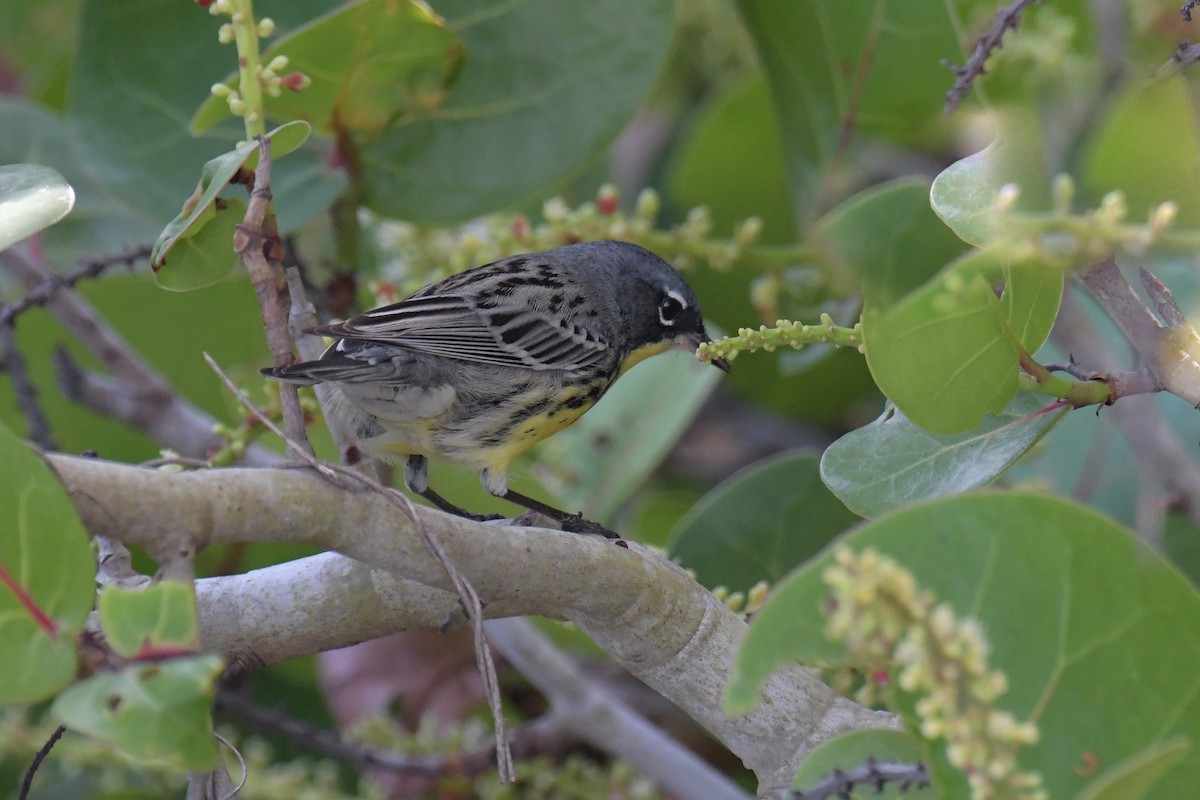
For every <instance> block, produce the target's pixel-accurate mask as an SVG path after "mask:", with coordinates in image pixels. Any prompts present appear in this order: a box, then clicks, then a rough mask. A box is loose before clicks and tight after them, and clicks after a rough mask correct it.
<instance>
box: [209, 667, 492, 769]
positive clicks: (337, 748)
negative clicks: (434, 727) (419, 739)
mask: <svg viewBox="0 0 1200 800" xmlns="http://www.w3.org/2000/svg"><path fill="white" fill-rule="evenodd" d="M216 707H217V708H220V709H224V710H225V711H228V712H229V713H231V714H235V715H237V716H238V717H239V718H240V719H243V720H245V721H246V722H248V723H249V724H250V725H252V726H254V727H256V728H259V729H263V730H268V731H272V732H275V733H279V734H282V735H283V736H286V737H287V738H288V739H289V740H291V741H292V742H295V743H296V744H297V745H299V746H300V747H303V748H305V749H306V750H311V751H313V752H315V753H320V754H321V755H323V756H326V757H328V758H332V759H336V760H337V761H341V762H344V763H346V764H350V765H352V766H355V767H358V768H360V769H362V768H366V767H378V768H381V769H385V770H389V771H391V772H400V773H407V774H415V775H424V776H427V777H431V778H436V777H438V776H440V775H445V774H447V773H452V772H459V771H460V764H461V760H460V759H459V758H457V757H449V756H403V755H398V754H396V753H392V752H389V751H387V750H380V749H378V748H375V747H368V746H367V745H364V744H361V743H358V742H348V741H346V740H344V739H343V738H342V737H340V736H338V735H337V734H336V733H334V732H333V731H328V730H324V729H322V728H318V727H317V726H316V725H311V724H309V723H307V722H304V721H303V720H299V719H296V718H295V717H293V716H291V715H290V714H286V713H284V712H282V711H276V710H274V709H270V708H266V707H265V706H262V705H259V704H258V703H256V702H254V701H253V700H251V699H250V698H249V697H247V696H246V695H245V694H244V693H242V692H237V691H234V690H232V689H226V688H219V689H217V696H216ZM488 761H489V762H490V761H491V759H490V758H489V759H488Z"/></svg>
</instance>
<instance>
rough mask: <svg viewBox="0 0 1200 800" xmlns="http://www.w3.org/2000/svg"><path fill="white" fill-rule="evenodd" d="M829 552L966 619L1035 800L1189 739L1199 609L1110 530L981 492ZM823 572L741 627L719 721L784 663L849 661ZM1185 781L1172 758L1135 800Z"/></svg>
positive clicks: (861, 533)
mask: <svg viewBox="0 0 1200 800" xmlns="http://www.w3.org/2000/svg"><path fill="white" fill-rule="evenodd" d="M837 544H841V545H846V546H849V547H851V548H853V549H855V550H862V549H864V548H867V547H873V548H875V549H877V550H879V551H880V552H881V553H883V554H884V555H886V556H888V557H890V558H891V559H893V560H894V561H896V562H898V563H899V564H900V566H902V567H904V568H905V569H906V570H908V571H909V572H911V573H912V574H913V575H914V577H915V578H916V581H917V583H918V584H919V585H920V586H921V587H922V588H923V589H926V590H929V591H930V592H932V593H933V594H934V596H935V597H936V598H937V600H938V601H939V602H945V603H948V604H949V605H950V606H951V608H952V609H953V610H954V612H955V613H956V614H957V615H960V616H962V615H970V616H972V617H974V618H976V619H977V620H979V622H980V624H981V625H982V628H983V631H984V633H985V635H986V637H987V641H988V644H989V659H990V663H991V665H992V667H994V668H997V669H999V670H1001V671H1003V672H1004V673H1005V674H1006V675H1007V677H1008V684H1009V690H1008V692H1007V693H1006V694H1004V695H1003V696H1002V697H1001V698H1000V701H999V705H1000V707H1002V708H1004V709H1006V710H1009V711H1011V712H1013V713H1014V714H1015V715H1016V716H1017V717H1018V718H1022V719H1024V718H1029V719H1032V721H1034V722H1035V723H1036V724H1037V725H1038V727H1039V729H1040V731H1041V737H1040V740H1039V743H1038V744H1037V745H1033V746H1030V747H1027V748H1025V749H1024V750H1022V751H1021V758H1020V763H1021V767H1022V768H1023V769H1032V770H1036V771H1039V772H1040V773H1041V774H1042V777H1043V778H1044V780H1045V784H1046V788H1047V790H1048V792H1049V795H1050V796H1051V797H1072V796H1074V795H1075V794H1077V793H1078V792H1080V791H1081V790H1082V789H1083V788H1084V787H1085V786H1086V785H1087V784H1088V782H1089V779H1088V778H1087V777H1085V776H1083V775H1079V774H1076V772H1075V771H1073V770H1071V769H1064V768H1063V764H1064V763H1073V762H1074V761H1075V760H1076V759H1078V758H1080V757H1081V756H1082V754H1084V753H1092V754H1093V755H1095V757H1096V758H1097V760H1098V761H1099V763H1101V764H1105V765H1112V764H1117V763H1120V762H1121V761H1123V760H1125V759H1127V758H1133V757H1140V756H1141V755H1142V754H1143V753H1144V752H1145V750H1146V748H1148V747H1152V746H1155V745H1157V744H1161V743H1166V742H1169V741H1173V740H1175V739H1178V738H1186V739H1190V740H1191V741H1193V742H1194V741H1198V740H1200V595H1197V593H1196V591H1195V589H1193V588H1192V586H1191V585H1190V584H1189V583H1188V582H1187V580H1186V579H1184V577H1183V576H1182V575H1180V574H1179V572H1178V571H1176V570H1175V569H1174V567H1172V566H1171V565H1170V564H1168V563H1167V562H1165V561H1164V560H1163V559H1161V558H1160V557H1159V556H1157V555H1156V554H1155V553H1153V552H1151V551H1150V549H1149V548H1147V547H1146V546H1145V545H1144V544H1142V543H1141V542H1140V541H1139V540H1138V539H1137V537H1135V536H1134V535H1133V534H1132V533H1130V532H1129V531H1128V530H1126V529H1124V528H1122V527H1120V526H1118V525H1116V524H1115V523H1113V522H1111V521H1110V520H1108V519H1105V518H1104V517H1101V516H1099V515H1098V514H1095V513H1094V512H1092V511H1089V510H1087V509H1085V508H1083V507H1081V506H1078V505H1076V504H1074V503H1070V502H1067V501H1064V500H1060V499H1057V498H1053V497H1046V496H1040V495H1034V494H1026V493H1017V492H1012V493H986V494H985V493H981V494H974V495H966V496H961V497H956V498H952V499H948V500H940V501H936V502H932V503H926V504H923V505H920V506H916V507H911V508H907V509H904V510H901V511H899V512H897V513H894V514H890V515H888V516H885V517H883V518H881V519H879V520H877V521H875V522H872V523H868V524H866V525H864V526H862V527H860V528H858V529H856V530H854V531H852V532H851V533H850V534H849V535H847V536H845V537H843V538H842V539H841V540H839V542H838V543H837ZM830 559H831V556H830V554H829V553H828V552H827V553H826V554H825V555H823V556H822V557H821V558H819V559H816V560H814V561H812V562H810V563H808V564H806V565H805V566H804V567H802V568H801V569H800V570H798V571H797V572H796V573H794V574H793V575H792V576H791V577H790V578H789V579H788V580H787V581H786V582H785V583H784V584H783V585H781V586H780V587H779V588H778V589H777V590H776V591H775V593H774V594H773V595H772V596H771V599H770V600H769V601H768V602H767V604H766V606H764V607H763V609H762V610H761V611H760V612H759V613H758V615H757V616H756V617H755V619H754V622H753V623H752V624H751V626H750V631H749V633H748V635H747V637H746V641H745V644H744V646H743V648H742V651H741V653H740V654H739V656H738V660H737V665H736V667H735V670H734V675H733V678H732V680H731V683H730V685H729V689H728V694H727V703H728V705H729V707H730V708H731V709H732V710H735V711H737V710H743V709H746V708H748V707H749V706H751V705H752V704H753V703H754V702H755V698H756V696H757V692H758V690H759V687H760V686H761V685H762V683H763V681H764V680H765V679H766V677H767V676H768V675H769V674H770V673H771V672H773V671H774V670H775V669H777V668H779V667H781V666H783V665H784V664H788V663H792V662H794V661H797V660H799V661H805V662H813V661H823V662H828V663H846V662H847V661H848V660H849V659H848V654H847V653H846V651H845V649H844V648H843V646H842V645H841V644H839V643H835V642H831V641H830V640H828V639H827V638H826V637H825V635H824V622H823V615H822V613H821V609H822V603H823V601H824V599H825V598H826V597H827V595H828V590H827V587H826V586H825V585H824V582H823V580H822V579H821V572H822V570H823V569H824V568H825V567H826V566H827V565H828V564H829V563H830ZM1130 697H1136V698H1137V702H1136V703H1131V702H1129V698H1130ZM934 763H935V764H936V762H934ZM938 779H939V782H940V783H941V784H942V788H943V789H944V790H945V791H946V793H947V796H948V797H965V796H966V786H965V780H964V779H962V777H961V776H956V775H948V774H946V773H945V772H941V773H939V775H938ZM1198 781H1200V759H1194V758H1193V759H1186V760H1184V761H1181V762H1179V763H1178V764H1176V765H1174V767H1172V768H1171V769H1169V770H1168V771H1166V773H1165V775H1164V776H1163V778H1162V780H1161V782H1160V783H1158V784H1157V785H1156V786H1155V788H1154V790H1153V791H1151V792H1150V793H1149V794H1148V795H1147V797H1150V798H1164V799H1166V798H1178V797H1186V796H1189V794H1190V793H1191V792H1192V791H1193V788H1194V787H1195V786H1196V785H1197V782H1198Z"/></svg>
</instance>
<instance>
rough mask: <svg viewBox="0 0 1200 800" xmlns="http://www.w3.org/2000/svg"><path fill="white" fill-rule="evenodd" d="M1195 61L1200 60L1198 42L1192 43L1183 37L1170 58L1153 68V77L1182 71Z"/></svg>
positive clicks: (1161, 77) (1162, 76)
mask: <svg viewBox="0 0 1200 800" xmlns="http://www.w3.org/2000/svg"><path fill="white" fill-rule="evenodd" d="M1197 61H1200V44H1192V43H1191V42H1189V41H1188V40H1187V39H1184V40H1183V41H1182V42H1180V43H1179V46H1178V47H1176V48H1175V52H1174V53H1171V59H1170V60H1169V61H1167V63H1165V64H1163V65H1162V66H1160V67H1159V68H1158V69H1156V70H1154V77H1155V78H1159V79H1163V78H1170V77H1171V76H1172V75H1178V74H1179V73H1180V72H1183V71H1184V70H1186V69H1187V68H1188V67H1190V66H1191V65H1192V64H1195V63H1196V62H1197Z"/></svg>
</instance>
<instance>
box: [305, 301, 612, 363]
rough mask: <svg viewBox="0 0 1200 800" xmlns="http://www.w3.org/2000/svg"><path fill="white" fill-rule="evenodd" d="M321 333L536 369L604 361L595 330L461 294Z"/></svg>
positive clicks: (382, 311) (604, 348) (404, 305)
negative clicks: (485, 305) (488, 304)
mask: <svg viewBox="0 0 1200 800" xmlns="http://www.w3.org/2000/svg"><path fill="white" fill-rule="evenodd" d="M315 332H316V333H321V334H324V335H326V336H336V337H340V338H343V339H351V340H359V341H370V342H374V343H377V344H382V345H389V346H392V347H399V348H402V349H404V350H408V351H411V352H417V353H429V354H431V355H437V356H444V357H446V358H454V359H458V360H460V361H474V362H477V363H482V364H497V365H500V366H506V367H524V368H525V369H535V370H568V371H569V370H577V369H581V368H584V367H587V366H589V365H591V364H594V363H596V362H597V361H599V360H601V359H603V358H604V356H605V354H606V353H607V352H608V351H609V350H610V347H611V346H610V344H609V342H608V341H606V340H605V339H604V338H603V337H601V336H600V335H599V334H597V333H596V332H595V331H591V330H588V329H587V328H584V327H582V326H580V325H577V324H575V323H573V322H570V321H567V320H556V319H554V318H553V317H552V316H550V315H548V314H546V313H544V312H540V311H536V310H531V309H529V308H528V307H524V306H517V305H515V304H514V305H503V304H501V305H496V306H495V307H489V308H482V307H478V306H476V305H475V304H474V303H472V302H471V301H470V300H469V299H467V298H466V297H464V296H462V295H460V294H453V293H447V294H432V295H425V296H417V297H410V298H408V299H407V300H402V301H401V302H399V303H395V304H393V305H390V306H384V307H382V308H377V309H375V310H373V311H368V312H366V313H364V314H360V315H359V316H357V317H354V318H353V319H350V320H347V321H346V322H342V323H339V324H336V325H327V326H325V327H323V328H318V329H316V331H315Z"/></svg>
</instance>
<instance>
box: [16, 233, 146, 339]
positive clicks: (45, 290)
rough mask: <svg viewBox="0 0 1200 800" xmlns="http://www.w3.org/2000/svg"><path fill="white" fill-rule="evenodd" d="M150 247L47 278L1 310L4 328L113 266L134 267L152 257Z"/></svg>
mask: <svg viewBox="0 0 1200 800" xmlns="http://www.w3.org/2000/svg"><path fill="white" fill-rule="evenodd" d="M150 249H151V248H150V245H148V244H139V245H137V246H136V247H130V248H128V249H126V250H122V251H120V252H118V253H113V254H112V255H107V256H100V257H99V258H92V259H87V260H85V261H80V262H79V266H78V267H76V269H75V271H74V272H72V273H71V274H70V275H67V276H65V277H59V276H57V275H55V276H53V277H50V278H47V279H46V280H44V281H42V282H41V283H39V284H38V285H36V286H34V287H33V288H32V289H30V290H29V291H28V292H26V293H25V296H24V297H22V298H21V299H20V300H18V301H17V302H16V303H13V304H12V305H11V306H6V307H5V308H4V309H3V310H0V325H5V324H7V323H9V322H12V321H13V320H14V319H16V318H17V317H18V316H19V315H20V314H22V313H23V312H25V311H26V310H28V309H30V308H33V307H34V306H44V305H45V304H46V303H47V302H48V301H49V300H50V298H52V297H54V295H55V294H57V293H58V291H59V290H60V289H73V288H74V287H75V284H77V283H79V282H80V281H82V280H85V279H87V278H98V277H100V275H101V274H102V273H103V272H104V271H105V270H107V269H109V268H110V267H114V266H118V265H120V266H125V267H132V266H133V264H134V262H136V261H140V260H141V259H143V258H149V257H150Z"/></svg>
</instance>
